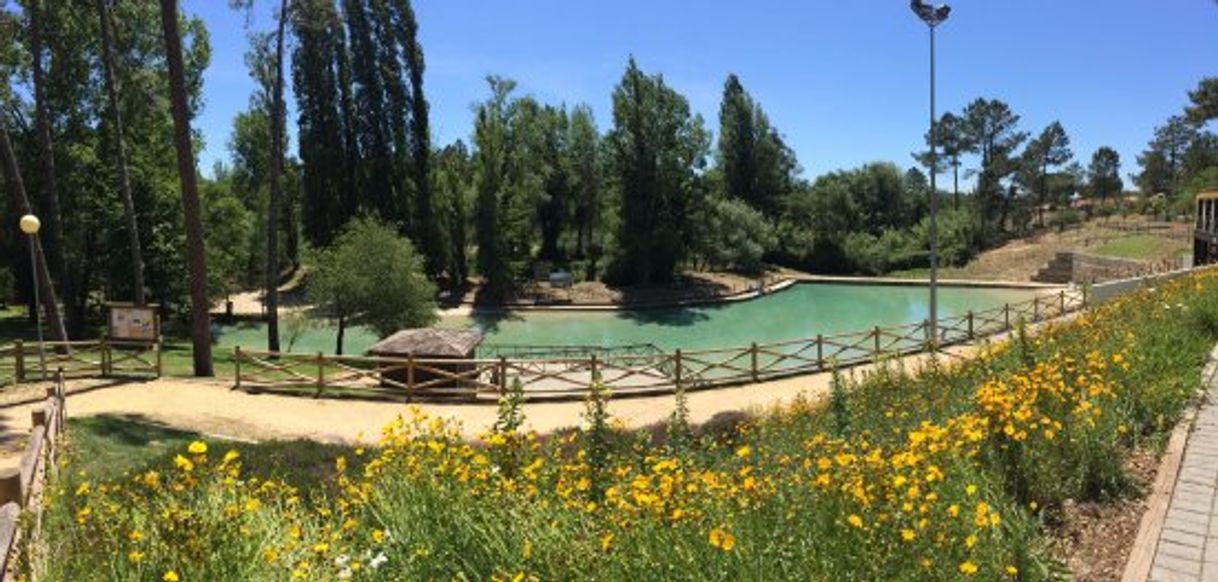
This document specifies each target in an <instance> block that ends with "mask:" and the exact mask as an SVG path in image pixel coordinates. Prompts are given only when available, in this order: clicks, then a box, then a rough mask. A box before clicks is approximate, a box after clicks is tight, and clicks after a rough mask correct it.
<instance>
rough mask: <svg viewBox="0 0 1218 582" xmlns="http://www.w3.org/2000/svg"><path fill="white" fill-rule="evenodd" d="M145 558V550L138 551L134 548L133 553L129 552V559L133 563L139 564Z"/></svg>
mask: <svg viewBox="0 0 1218 582" xmlns="http://www.w3.org/2000/svg"><path fill="white" fill-rule="evenodd" d="M143 559H144V552H137V551H134V550H133V551H132V552H131V553H129V554H127V560H128V561H129V562H131V563H132V564H138V563H140V562H141V561H143Z"/></svg>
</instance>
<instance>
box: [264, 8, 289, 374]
mask: <svg viewBox="0 0 1218 582" xmlns="http://www.w3.org/2000/svg"><path fill="white" fill-rule="evenodd" d="M287 18H288V0H280V3H279V32H278V34H277V38H276V39H275V82H274V86H273V87H272V88H271V203H270V205H269V207H268V208H267V212H266V215H267V216H266V293H265V295H266V297H265V305H266V349H267V350H268V351H272V352H278V351H279V226H280V225H279V222H280V220H279V215H280V214H281V212H280V211H281V208H282V206H283V33H284V27H285V25H286V24H287Z"/></svg>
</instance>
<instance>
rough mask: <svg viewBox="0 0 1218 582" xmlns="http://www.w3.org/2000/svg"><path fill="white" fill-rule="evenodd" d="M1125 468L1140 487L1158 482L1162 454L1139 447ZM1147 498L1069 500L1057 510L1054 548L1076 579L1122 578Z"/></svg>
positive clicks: (1052, 533) (1080, 581)
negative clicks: (1092, 500) (1057, 521)
mask: <svg viewBox="0 0 1218 582" xmlns="http://www.w3.org/2000/svg"><path fill="white" fill-rule="evenodd" d="M1125 465H1126V466H1125V469H1126V471H1127V472H1128V474H1129V475H1130V477H1131V478H1132V479H1133V480H1134V482H1135V483H1136V484H1137V486H1138V487H1139V489H1140V490H1144V489H1145V488H1147V487H1149V486H1150V484H1151V483H1152V482H1154V479H1155V474H1156V473H1157V471H1158V465H1159V461H1158V456H1157V455H1155V454H1154V453H1153V452H1152V451H1149V450H1138V451H1135V452H1134V454H1133V455H1132V456H1131V457H1130V458H1129V460H1128V461H1127V462H1126V464H1125ZM1145 511H1146V502H1145V499H1144V498H1143V497H1142V496H1141V495H1139V496H1137V497H1136V498H1129V499H1120V500H1113V501H1103V502H1086V503H1074V502H1070V503H1067V504H1065V505H1064V506H1063V507H1062V508H1061V509H1060V511H1059V512H1058V514H1057V517H1058V518H1059V520H1060V521H1059V523H1057V524H1056V525H1054V526H1052V527H1050V528H1049V535H1050V536H1051V538H1052V539H1053V546H1054V551H1055V552H1056V553H1057V555H1058V556H1059V557H1060V558H1061V559H1062V561H1064V562H1065V563H1066V566H1067V567H1068V568H1069V569H1070V572H1072V573H1073V574H1074V580H1075V581H1076V582H1110V581H1113V580H1120V579H1121V574H1122V573H1123V571H1124V569H1125V562H1126V561H1127V560H1128V559H1129V552H1130V551H1131V550H1132V548H1133V542H1134V539H1135V538H1136V537H1137V535H1138V525H1139V523H1140V521H1141V519H1142V513H1144V512H1145Z"/></svg>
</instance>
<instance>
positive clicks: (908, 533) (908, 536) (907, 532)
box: [901, 528, 918, 542]
mask: <svg viewBox="0 0 1218 582" xmlns="http://www.w3.org/2000/svg"><path fill="white" fill-rule="evenodd" d="M916 537H918V534H915V533H914V530H912V529H908V528H907V529H903V530H901V539H902V540H905V541H907V542H912V541H913V540H914V538H916Z"/></svg>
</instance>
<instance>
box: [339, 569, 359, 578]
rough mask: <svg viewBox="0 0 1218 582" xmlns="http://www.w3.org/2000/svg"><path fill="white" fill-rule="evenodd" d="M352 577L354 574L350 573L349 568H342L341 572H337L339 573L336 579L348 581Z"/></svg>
mask: <svg viewBox="0 0 1218 582" xmlns="http://www.w3.org/2000/svg"><path fill="white" fill-rule="evenodd" d="M354 575H355V572H352V571H351V568H343V569H342V570H339V572H338V579H339V580H350V579H351V577H352V576H354Z"/></svg>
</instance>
